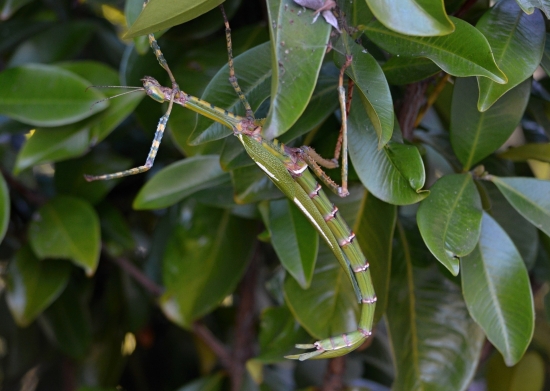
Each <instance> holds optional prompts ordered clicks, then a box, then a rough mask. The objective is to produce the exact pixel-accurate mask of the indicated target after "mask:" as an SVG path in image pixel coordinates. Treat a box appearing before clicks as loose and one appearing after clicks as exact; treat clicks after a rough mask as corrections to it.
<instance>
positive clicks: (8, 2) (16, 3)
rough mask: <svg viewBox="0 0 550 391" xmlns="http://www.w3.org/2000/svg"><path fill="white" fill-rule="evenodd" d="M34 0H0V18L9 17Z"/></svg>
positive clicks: (5, 18)
mask: <svg viewBox="0 0 550 391" xmlns="http://www.w3.org/2000/svg"><path fill="white" fill-rule="evenodd" d="M31 1H32V0H2V1H0V20H2V21H4V20H7V19H9V18H10V17H11V16H12V15H13V13H14V12H15V11H17V10H18V9H19V8H21V7H23V6H24V5H26V4H28V3H30V2H31Z"/></svg>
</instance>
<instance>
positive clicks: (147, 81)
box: [141, 76, 166, 103]
mask: <svg viewBox="0 0 550 391" xmlns="http://www.w3.org/2000/svg"><path fill="white" fill-rule="evenodd" d="M141 81H142V82H143V88H145V92H146V93H147V95H148V96H150V97H151V98H153V99H154V100H156V101H157V102H159V103H162V102H164V101H165V100H166V98H165V95H164V91H163V89H162V86H161V85H160V83H159V82H158V81H156V80H155V79H154V78H152V77H151V76H145V77H144V78H143V79H141Z"/></svg>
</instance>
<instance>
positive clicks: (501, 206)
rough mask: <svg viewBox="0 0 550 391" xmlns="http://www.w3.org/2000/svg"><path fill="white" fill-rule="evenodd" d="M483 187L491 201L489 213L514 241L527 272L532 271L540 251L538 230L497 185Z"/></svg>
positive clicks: (485, 184)
mask: <svg viewBox="0 0 550 391" xmlns="http://www.w3.org/2000/svg"><path fill="white" fill-rule="evenodd" d="M483 185H484V186H483V188H484V189H485V190H486V191H487V195H488V196H489V199H490V209H489V210H488V212H489V213H490V214H491V217H492V218H494V219H495V220H496V222H497V223H498V225H500V226H501V227H502V229H504V231H506V233H507V234H508V236H509V237H510V239H512V242H514V245H515V246H516V248H517V249H518V251H519V254H520V255H521V258H522V259H523V262H525V266H527V270H531V268H532V267H533V265H534V264H535V261H536V257H537V252H538V249H539V235H538V234H537V228H536V227H535V226H534V225H533V224H531V223H530V222H529V221H528V220H526V219H525V218H524V217H523V216H522V215H520V214H519V213H518V212H517V211H516V210H515V209H514V207H513V206H512V205H510V203H509V202H508V201H507V200H506V197H504V195H502V193H501V192H500V191H499V189H498V188H497V187H496V186H495V185H493V184H491V183H483Z"/></svg>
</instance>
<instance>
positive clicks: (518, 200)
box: [489, 176, 550, 235]
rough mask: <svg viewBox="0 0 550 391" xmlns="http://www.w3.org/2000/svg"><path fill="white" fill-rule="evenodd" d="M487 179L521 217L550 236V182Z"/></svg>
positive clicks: (520, 179)
mask: <svg viewBox="0 0 550 391" xmlns="http://www.w3.org/2000/svg"><path fill="white" fill-rule="evenodd" d="M489 179H490V180H491V181H492V182H493V183H494V184H495V185H497V187H498V188H499V190H500V192H501V193H502V194H503V195H504V196H505V197H506V199H507V200H508V202H510V204H512V206H513V207H514V208H515V209H516V210H517V211H518V212H519V213H520V214H521V215H522V216H523V217H525V218H526V219H527V220H529V221H530V222H531V224H533V225H534V226H535V227H537V228H538V229H540V230H541V231H543V232H544V233H546V235H550V181H543V180H539V179H534V178H504V177H496V176H490V177H489Z"/></svg>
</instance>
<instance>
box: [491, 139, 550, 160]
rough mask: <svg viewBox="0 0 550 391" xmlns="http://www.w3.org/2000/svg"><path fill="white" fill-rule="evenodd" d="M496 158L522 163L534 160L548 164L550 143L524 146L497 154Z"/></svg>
mask: <svg viewBox="0 0 550 391" xmlns="http://www.w3.org/2000/svg"><path fill="white" fill-rule="evenodd" d="M498 156H499V157H500V158H503V159H510V160H511V161H513V162H524V161H526V160H528V159H535V160H540V161H541V162H547V163H550V143H548V144H525V145H521V146H519V147H515V148H510V149H508V150H506V151H505V152H502V153H499V154H498Z"/></svg>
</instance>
